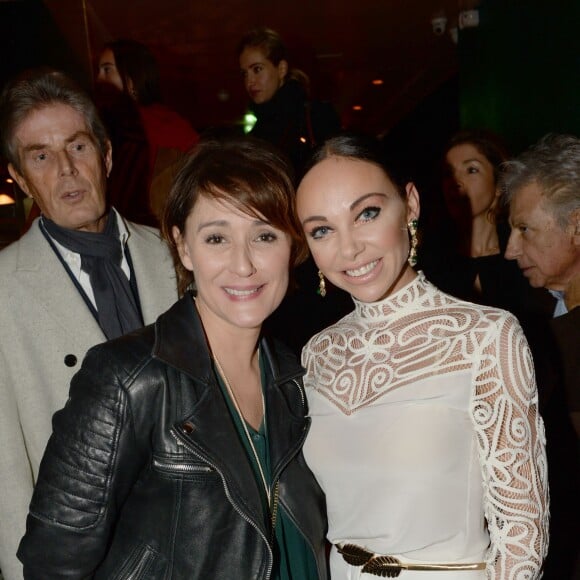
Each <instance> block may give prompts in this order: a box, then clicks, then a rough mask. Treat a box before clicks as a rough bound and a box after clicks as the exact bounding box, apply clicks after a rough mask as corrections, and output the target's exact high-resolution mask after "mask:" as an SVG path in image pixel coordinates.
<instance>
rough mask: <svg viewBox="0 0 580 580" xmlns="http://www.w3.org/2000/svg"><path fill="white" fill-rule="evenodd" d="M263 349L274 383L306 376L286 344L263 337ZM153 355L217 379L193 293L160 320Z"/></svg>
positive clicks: (190, 372)
mask: <svg viewBox="0 0 580 580" xmlns="http://www.w3.org/2000/svg"><path fill="white" fill-rule="evenodd" d="M260 351H261V352H262V354H263V356H265V359H266V362H267V366H266V368H267V369H269V372H268V374H269V375H271V377H272V378H273V381H274V384H278V383H280V382H285V381H288V380H291V379H295V378H300V377H302V376H303V375H304V370H303V369H302V367H301V366H300V365H299V364H298V362H297V361H296V358H295V357H294V355H293V354H292V353H291V352H290V351H289V350H288V349H287V348H286V347H283V346H282V345H278V347H277V348H275V349H272V348H271V347H270V345H269V343H268V341H267V340H266V339H265V338H262V339H260ZM192 353H195V356H192ZM153 356H154V357H155V358H158V359H160V360H162V361H163V362H165V363H167V364H169V365H171V366H172V367H175V368H176V369H178V370H180V371H182V372H184V373H185V374H187V375H189V376H190V377H192V378H193V379H194V380H196V381H201V382H203V383H208V382H210V381H213V364H212V360H211V356H210V353H209V348H208V344H207V340H206V336H205V330H204V328H203V324H202V322H201V319H200V317H199V314H198V312H197V308H196V307H195V303H194V301H193V297H192V295H191V294H190V293H186V294H185V295H184V296H183V297H182V298H181V299H180V300H178V301H177V302H176V303H175V304H174V305H173V306H172V307H171V308H170V309H169V310H168V311H167V312H165V313H164V314H162V315H161V316H160V317H159V318H158V319H157V322H156V324H155V344H154V346H153Z"/></svg>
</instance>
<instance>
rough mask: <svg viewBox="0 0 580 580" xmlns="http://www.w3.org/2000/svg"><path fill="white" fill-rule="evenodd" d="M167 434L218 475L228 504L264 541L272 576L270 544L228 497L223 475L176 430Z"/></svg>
mask: <svg viewBox="0 0 580 580" xmlns="http://www.w3.org/2000/svg"><path fill="white" fill-rule="evenodd" d="M169 433H170V434H171V436H172V437H173V438H174V439H175V440H176V441H177V444H178V445H183V446H184V447H185V448H187V449H188V450H189V451H191V453H193V455H195V456H196V457H199V459H201V460H203V461H205V462H207V463H208V465H209V466H210V467H212V468H213V469H214V470H215V471H216V472H217V473H219V475H220V478H221V480H222V485H223V488H224V492H225V494H226V497H227V498H228V500H229V502H230V503H231V504H232V506H233V507H234V509H235V510H236V512H238V514H239V515H240V516H241V518H242V519H243V520H244V521H246V522H247V523H248V524H250V525H251V526H252V527H253V528H254V529H255V530H256V531H257V532H258V534H260V537H261V538H262V539H263V540H264V543H265V544H266V546H267V548H268V554H269V555H270V561H269V562H268V568H267V571H266V580H268V579H269V578H270V576H271V574H272V567H273V566H274V554H273V553H272V548H271V546H270V542H269V541H268V539H267V538H266V536H265V535H264V533H263V532H262V530H261V529H260V528H259V527H258V526H257V525H256V524H255V523H254V522H253V521H252V520H251V519H250V518H249V517H248V516H247V515H246V514H245V513H244V512H243V511H242V509H241V508H240V507H239V506H238V505H237V504H236V502H235V501H234V499H233V498H232V496H231V495H230V490H229V488H228V486H227V484H226V480H225V479H224V476H223V474H222V473H221V472H220V470H219V469H218V468H217V466H216V465H215V464H213V463H212V462H211V461H208V460H207V458H205V457H203V456H202V455H201V454H200V453H199V452H198V451H196V450H195V448H194V447H192V446H191V445H190V444H189V443H188V441H187V440H186V439H185V438H184V437H183V436H182V435H181V434H180V433H179V432H178V431H177V429H175V427H172V428H171V429H170V431H169Z"/></svg>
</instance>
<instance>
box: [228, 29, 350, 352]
mask: <svg viewBox="0 0 580 580" xmlns="http://www.w3.org/2000/svg"><path fill="white" fill-rule="evenodd" d="M238 57H239V63H240V70H241V72H242V77H243V80H244V86H245V88H246V91H247V92H248V95H249V97H250V99H251V101H252V103H251V105H250V108H251V110H252V111H253V113H254V114H255V115H256V117H257V122H256V124H255V125H254V127H253V129H252V131H251V135H252V136H254V137H258V138H261V139H264V140H266V141H268V142H270V143H272V144H274V145H275V146H276V147H278V149H280V150H281V151H282V152H283V153H284V154H285V155H286V156H288V158H289V159H290V161H291V162H292V164H293V167H294V171H295V174H296V176H297V178H299V177H300V176H301V175H302V172H303V168H304V164H305V163H306V161H307V160H308V158H309V157H310V155H311V153H312V151H313V149H314V147H315V146H316V145H317V144H320V143H322V142H323V141H324V140H325V139H327V138H328V137H331V136H333V135H335V134H336V133H338V132H339V130H340V120H339V118H338V115H337V114H336V112H335V111H334V109H333V108H332V107H331V106H330V105H329V104H328V103H322V102H319V101H313V100H311V99H310V98H309V80H308V77H307V76H306V74H305V73H304V72H302V71H301V70H299V69H294V68H290V65H289V62H288V51H287V49H286V46H285V44H284V43H283V41H282V38H281V37H280V35H279V34H278V33H277V32H276V31H274V30H272V29H270V28H265V27H261V28H254V29H252V30H250V31H248V32H247V33H246V34H245V35H244V36H243V37H242V39H241V41H240V43H239V44H238ZM295 279H296V285H295V288H293V289H292V291H291V292H290V293H289V294H288V296H287V297H286V298H285V300H284V301H283V303H282V305H281V306H280V308H279V309H278V310H277V311H276V313H275V314H274V316H272V317H271V319H270V320H269V321H268V325H269V327H270V328H271V330H272V332H273V333H274V334H278V335H280V336H281V337H282V338H283V340H285V341H286V343H287V344H288V345H289V346H290V347H291V348H292V349H293V350H294V352H296V353H297V354H299V353H300V351H301V350H302V347H303V346H304V344H305V343H306V341H307V340H308V338H310V336H312V334H314V333H315V332H317V331H318V330H321V329H322V328H324V327H325V326H327V325H328V324H331V323H332V322H334V321H335V320H337V319H338V318H340V317H341V316H342V315H343V314H346V312H348V311H349V310H350V308H351V304H352V303H351V301H350V299H349V297H348V295H347V294H346V293H344V292H341V291H340V290H338V289H337V288H335V287H333V286H332V285H331V284H328V286H327V287H326V288H325V290H324V292H325V299H324V300H322V299H321V296H319V295H318V294H316V292H315V291H314V290H313V288H314V287H315V284H316V280H318V273H317V271H316V267H315V265H314V263H313V262H312V259H311V258H308V259H307V260H306V262H304V263H303V264H301V265H300V267H299V268H297V270H296V272H295ZM297 312H300V316H301V323H300V324H298V325H297V324H295V320H296V313H297ZM288 329H290V331H288Z"/></svg>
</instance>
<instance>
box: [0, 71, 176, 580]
mask: <svg viewBox="0 0 580 580" xmlns="http://www.w3.org/2000/svg"><path fill="white" fill-rule="evenodd" d="M0 136H1V138H0V146H1V150H2V155H3V157H4V158H5V160H6V161H7V162H8V170H9V172H10V175H11V176H12V177H13V178H14V180H15V181H16V182H17V184H18V186H19V187H20V188H21V189H22V191H24V193H25V194H26V195H27V196H29V197H31V198H33V199H34V200H35V202H36V203H37V205H38V207H39V208H40V212H41V216H40V217H39V218H37V219H36V220H35V221H34V222H33V223H32V225H31V227H30V229H29V230H28V231H27V233H26V234H24V235H23V236H22V237H21V238H20V240H18V241H17V242H14V243H13V244H11V245H10V246H8V247H7V248H5V249H4V250H2V251H1V252H0V280H1V281H2V282H1V284H0V302H1V303H2V308H1V309H0V329H1V330H2V332H1V333H0V438H1V440H2V442H3V443H2V445H1V446H0V474H1V476H0V477H1V480H0V488H1V489H2V492H1V493H0V567H1V568H2V572H3V574H4V578H5V580H21V579H22V566H21V565H20V563H19V562H18V560H17V559H16V549H17V546H18V541H19V539H20V538H21V537H22V534H23V533H24V525H25V521H26V514H27V512H28V505H29V503H30V498H31V496H32V490H33V486H34V484H35V482H36V480H37V478H38V470H39V464H40V460H41V457H42V454H43V452H44V449H45V446H46V442H47V441H48V438H49V436H50V433H51V430H52V427H51V418H52V415H53V413H54V412H55V411H57V410H58V409H60V408H61V407H62V406H63V405H64V404H65V402H66V400H67V394H68V385H69V383H70V380H71V378H72V376H73V374H74V373H75V371H76V370H78V368H79V366H80V361H81V360H82V359H83V357H84V355H85V353H86V352H87V351H88V349H89V348H90V347H92V346H94V345H95V344H97V343H100V342H103V341H104V340H106V339H110V338H114V337H118V336H120V335H122V334H125V333H127V332H130V331H132V330H135V329H137V328H140V327H141V326H143V324H144V323H145V324H148V323H150V322H152V321H154V320H155V318H156V317H157V316H158V315H159V314H160V313H161V312H163V311H164V310H165V309H167V308H168V307H169V306H170V305H171V304H172V303H173V302H174V301H175V300H176V299H177V285H176V276H175V270H174V268H173V263H172V261H171V257H170V254H169V251H168V249H167V246H166V244H165V243H164V242H163V241H162V240H161V239H160V236H159V232H158V231H157V230H154V229H152V228H149V227H145V226H139V225H136V224H133V223H131V222H129V221H126V220H125V218H124V216H122V215H121V214H119V213H118V212H117V211H116V210H115V209H114V208H112V207H110V206H109V205H108V204H107V203H106V184H107V174H108V173H109V172H110V170H111V164H112V151H111V144H110V142H109V140H108V137H107V133H106V131H105V128H104V126H103V124H102V123H101V120H100V119H99V117H98V114H97V111H96V108H95V106H94V104H93V102H92V101H91V100H90V98H89V97H88V95H86V94H85V93H84V92H83V91H82V90H81V89H80V88H79V87H78V86H77V85H76V84H75V83H74V82H73V81H72V80H71V79H69V78H68V77H66V76H65V75H63V74H62V73H60V72H55V71H48V70H44V69H43V70H34V71H28V72H26V73H25V74H23V75H22V76H19V77H17V78H16V79H14V80H13V81H11V82H9V83H8V84H7V85H6V87H5V89H4V91H3V93H2V95H1V97H0Z"/></svg>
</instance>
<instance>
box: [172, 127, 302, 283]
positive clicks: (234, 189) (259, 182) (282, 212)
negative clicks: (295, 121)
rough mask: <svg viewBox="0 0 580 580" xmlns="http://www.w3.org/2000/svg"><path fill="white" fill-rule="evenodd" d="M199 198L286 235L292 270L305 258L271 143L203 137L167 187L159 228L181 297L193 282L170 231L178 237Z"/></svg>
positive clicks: (283, 168)
mask: <svg viewBox="0 0 580 580" xmlns="http://www.w3.org/2000/svg"><path fill="white" fill-rule="evenodd" d="M200 196H205V197H209V198H213V199H221V200H225V201H227V202H229V203H231V204H232V205H234V206H235V207H237V208H238V209H240V210H241V211H243V212H244V213H246V214H248V215H251V216H258V217H260V218H265V219H266V220H267V221H268V222H269V223H270V224H271V225H272V226H274V227H275V228H277V229H279V230H281V231H283V232H285V233H286V234H288V236H289V237H290V240H291V251H290V267H291V268H293V267H294V266H297V265H298V264H300V263H301V262H302V261H304V259H305V258H306V255H307V249H306V244H305V242H304V237H303V234H302V229H301V227H300V222H299V220H298V217H297V216H296V213H295V210H294V196H295V189H294V184H293V174H292V169H291V167H290V164H289V162H288V161H287V160H286V159H285V158H283V157H282V156H281V154H280V153H279V152H278V151H277V150H276V149H274V147H273V146H272V145H270V144H269V143H267V142H265V141H262V140H259V139H255V138H253V137H239V138H229V139H224V140H220V139H208V140H205V141H202V142H200V143H199V144H198V145H197V146H196V148H195V149H194V150H193V151H192V152H191V153H189V154H188V155H187V156H186V158H185V160H184V162H183V164H182V166H181V169H180V170H179V172H178V174H177V175H176V177H175V180H174V182H173V185H172V187H171V191H170V193H169V197H168V200H167V204H166V206H165V212H164V215H163V220H162V224H161V226H162V231H163V235H164V237H165V239H166V240H167V242H168V244H169V247H170V249H171V253H172V255H173V259H174V262H175V267H176V270H177V278H178V287H179V293H180V294H183V293H184V292H185V290H186V289H187V288H188V287H189V286H190V285H191V284H192V282H194V279H193V273H192V272H189V271H188V270H186V269H185V267H184V266H183V264H182V263H181V260H180V258H179V252H178V248H177V243H176V241H175V240H174V238H173V234H172V230H173V228H174V227H176V228H177V229H178V230H179V231H180V232H181V233H183V232H184V231H185V222H186V220H187V217H188V216H189V214H190V212H191V211H192V209H193V207H194V206H195V204H196V202H197V200H198V199H199V197H200Z"/></svg>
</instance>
